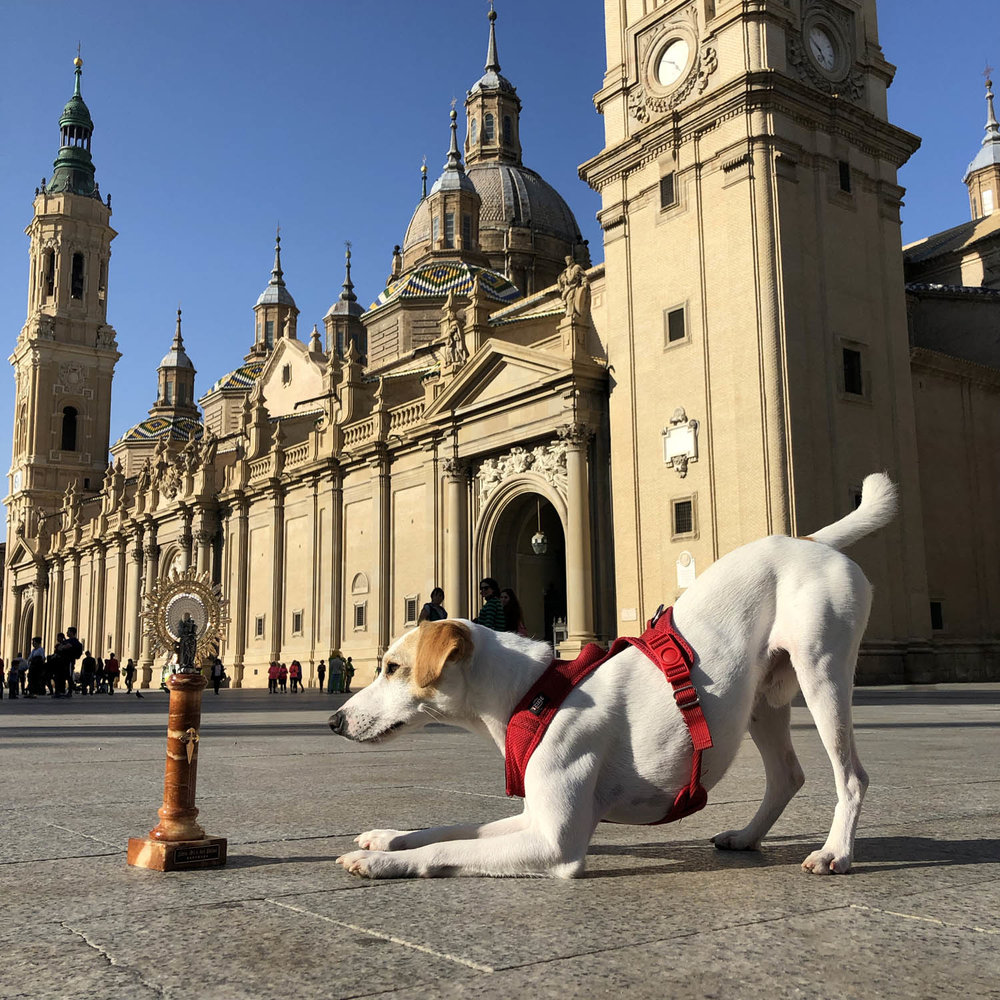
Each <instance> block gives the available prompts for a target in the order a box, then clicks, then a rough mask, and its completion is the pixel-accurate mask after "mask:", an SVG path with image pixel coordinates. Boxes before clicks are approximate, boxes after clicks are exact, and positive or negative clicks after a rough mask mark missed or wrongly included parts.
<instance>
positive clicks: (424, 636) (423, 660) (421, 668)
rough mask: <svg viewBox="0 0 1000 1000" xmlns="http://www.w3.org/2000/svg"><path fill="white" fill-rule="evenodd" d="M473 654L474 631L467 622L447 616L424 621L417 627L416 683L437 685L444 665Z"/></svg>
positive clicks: (414, 663) (419, 684) (414, 676)
mask: <svg viewBox="0 0 1000 1000" xmlns="http://www.w3.org/2000/svg"><path fill="white" fill-rule="evenodd" d="M471 655H472V633H471V632H470V631H469V628H468V626H467V625H463V624H462V623H461V622H457V621H452V620H451V619H447V618H446V619H445V620H444V621H442V622H424V623H422V624H421V626H420V628H419V629H418V634H417V655H416V657H415V658H414V661H413V683H414V685H415V686H416V687H418V688H429V687H434V686H435V685H436V684H437V682H438V680H439V679H440V677H441V672H442V671H443V670H444V668H445V665H446V664H448V663H450V662H452V661H453V660H466V659H468V658H469V657H470V656H471Z"/></svg>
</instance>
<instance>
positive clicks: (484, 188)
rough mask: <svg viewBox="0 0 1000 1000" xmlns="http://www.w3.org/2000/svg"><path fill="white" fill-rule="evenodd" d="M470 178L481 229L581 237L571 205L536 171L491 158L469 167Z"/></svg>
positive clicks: (576, 239)
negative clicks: (526, 229)
mask: <svg viewBox="0 0 1000 1000" xmlns="http://www.w3.org/2000/svg"><path fill="white" fill-rule="evenodd" d="M468 177H469V179H470V180H471V181H472V183H473V184H474V185H475V186H476V190H477V191H478V192H479V197H480V199H481V201H482V208H481V210H480V214H479V220H480V222H479V224H480V230H481V231H482V230H483V229H506V228H507V227H508V226H509V225H514V226H526V227H530V228H531V229H537V230H539V231H540V232H544V233H547V234H549V235H551V236H556V237H558V238H559V239H562V240H565V241H566V242H568V243H570V244H575V243H578V242H579V241H580V240H581V235H580V227H579V226H578V225H577V224H576V218H575V217H574V215H573V213H572V212H571V211H570V207H569V205H567V204H566V202H565V201H564V200H563V197H562V195H560V194H559V192H558V191H556V189H555V188H554V187H552V185H551V184H549V183H548V182H547V181H545V180H543V179H542V178H541V177H540V176H539V175H538V174H536V173H535V171H534V170H529V169H528V168H527V167H522V166H518V165H516V164H511V163H497V162H495V161H487V162H482V163H476V164H474V165H473V166H471V167H469V170H468ZM414 219H416V215H414ZM412 225H413V223H411V226H412ZM407 236H409V233H407Z"/></svg>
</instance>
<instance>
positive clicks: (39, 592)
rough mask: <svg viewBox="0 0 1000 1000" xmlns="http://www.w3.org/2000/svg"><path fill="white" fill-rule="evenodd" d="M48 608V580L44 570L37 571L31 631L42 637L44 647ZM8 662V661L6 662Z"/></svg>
mask: <svg viewBox="0 0 1000 1000" xmlns="http://www.w3.org/2000/svg"><path fill="white" fill-rule="evenodd" d="M48 607H49V578H48V572H47V571H46V570H45V569H41V568H40V569H39V570H38V571H37V573H36V574H35V617H34V620H33V622H32V625H31V630H32V632H34V634H35V635H40V636H41V637H42V645H43V646H44V645H45V622H46V615H47V614H48ZM8 662H9V661H8Z"/></svg>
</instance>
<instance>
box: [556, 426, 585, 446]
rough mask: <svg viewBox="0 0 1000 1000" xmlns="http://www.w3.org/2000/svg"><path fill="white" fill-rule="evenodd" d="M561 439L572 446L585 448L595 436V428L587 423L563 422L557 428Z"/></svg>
mask: <svg viewBox="0 0 1000 1000" xmlns="http://www.w3.org/2000/svg"><path fill="white" fill-rule="evenodd" d="M556 434H557V435H558V437H559V440H560V441H565V442H566V444H567V445H569V446H570V447H571V448H585V447H586V446H587V445H588V444H589V443H590V439H591V438H592V437H593V436H594V432H593V430H592V429H591V428H590V427H588V426H587V425H586V424H578V423H571V424H562V426H560V427H557V428H556Z"/></svg>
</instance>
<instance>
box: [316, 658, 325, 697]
mask: <svg viewBox="0 0 1000 1000" xmlns="http://www.w3.org/2000/svg"><path fill="white" fill-rule="evenodd" d="M316 676H317V677H318V678H319V689H320V691H325V690H326V686H325V684H326V660H320V661H319V666H318V667H317V668H316Z"/></svg>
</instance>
